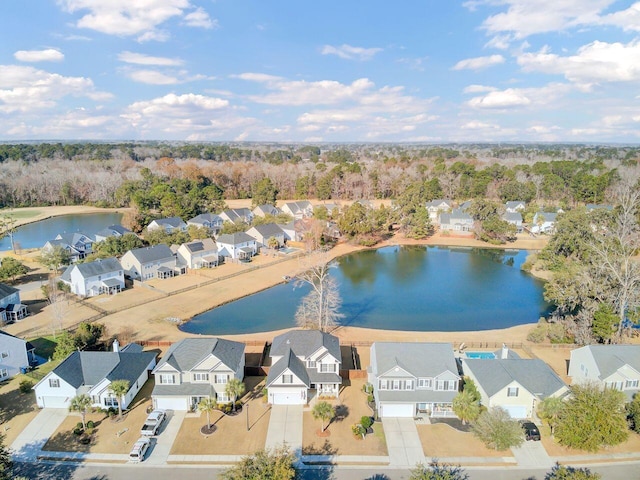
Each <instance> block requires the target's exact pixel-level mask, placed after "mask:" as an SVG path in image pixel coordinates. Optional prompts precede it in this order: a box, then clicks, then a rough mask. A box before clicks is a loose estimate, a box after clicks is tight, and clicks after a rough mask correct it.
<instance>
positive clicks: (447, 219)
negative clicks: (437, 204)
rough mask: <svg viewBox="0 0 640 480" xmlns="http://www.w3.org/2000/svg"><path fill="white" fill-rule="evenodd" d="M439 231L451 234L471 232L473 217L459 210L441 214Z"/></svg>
mask: <svg viewBox="0 0 640 480" xmlns="http://www.w3.org/2000/svg"><path fill="white" fill-rule="evenodd" d="M440 230H441V231H452V232H472V231H473V217H472V216H471V215H469V214H468V213H465V212H463V211H462V210H460V209H453V210H452V211H451V213H441V214H440Z"/></svg>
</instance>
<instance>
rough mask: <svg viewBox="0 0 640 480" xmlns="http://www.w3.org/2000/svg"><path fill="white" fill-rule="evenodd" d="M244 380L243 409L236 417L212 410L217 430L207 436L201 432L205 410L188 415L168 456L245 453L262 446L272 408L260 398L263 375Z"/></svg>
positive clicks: (204, 419)
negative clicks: (245, 390) (196, 414)
mask: <svg viewBox="0 0 640 480" xmlns="http://www.w3.org/2000/svg"><path fill="white" fill-rule="evenodd" d="M244 383H245V386H246V389H247V393H246V394H245V395H244V397H243V398H242V400H243V402H244V408H243V411H242V412H240V413H239V414H237V415H235V416H226V415H224V414H223V413H222V412H219V411H216V412H214V413H211V423H213V424H214V425H215V426H216V430H215V432H214V433H213V434H211V435H209V436H204V435H202V434H201V433H200V428H201V427H202V426H204V425H205V424H206V423H207V415H206V414H205V413H201V414H200V416H195V417H193V416H187V418H185V419H184V421H183V422H182V426H181V427H180V431H179V432H178V436H177V437H176V440H175V442H173V447H172V448H171V455H247V454H250V453H253V452H256V451H258V450H261V449H263V448H264V444H265V441H266V439H267V430H268V428H269V418H270V416H271V408H270V406H269V405H268V404H267V403H265V402H263V397H262V388H263V387H264V377H245V379H244ZM247 410H248V416H247ZM247 419H248V423H249V431H247Z"/></svg>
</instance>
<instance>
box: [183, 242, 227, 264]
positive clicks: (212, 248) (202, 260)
mask: <svg viewBox="0 0 640 480" xmlns="http://www.w3.org/2000/svg"><path fill="white" fill-rule="evenodd" d="M176 253H177V256H178V260H180V261H181V262H182V263H184V264H185V265H186V266H187V267H189V268H191V269H198V268H211V267H216V266H217V265H218V246H217V245H216V242H214V241H213V240H212V239H211V238H204V239H202V240H194V241H193V242H187V243H183V244H182V245H180V247H178V250H177V252H176Z"/></svg>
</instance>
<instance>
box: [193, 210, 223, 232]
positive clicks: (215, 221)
mask: <svg viewBox="0 0 640 480" xmlns="http://www.w3.org/2000/svg"><path fill="white" fill-rule="evenodd" d="M223 221H224V220H223V219H222V218H221V217H220V215H216V214H215V213H201V214H200V215H198V216H196V217H193V218H192V219H191V220H187V226H189V225H193V226H195V227H199V228H206V229H207V230H208V231H209V232H211V234H212V235H218V234H219V233H220V229H221V228H222V223H223Z"/></svg>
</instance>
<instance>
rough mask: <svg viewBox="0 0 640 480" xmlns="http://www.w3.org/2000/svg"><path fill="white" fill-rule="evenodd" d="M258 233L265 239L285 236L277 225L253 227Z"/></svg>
mask: <svg viewBox="0 0 640 480" xmlns="http://www.w3.org/2000/svg"><path fill="white" fill-rule="evenodd" d="M253 228H255V229H256V231H257V232H258V233H259V234H260V235H262V236H263V237H265V238H269V237H278V236H280V235H284V232H283V231H282V229H281V228H280V227H279V226H278V225H276V224H275V223H265V224H264V225H256V226H255V227H253Z"/></svg>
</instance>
